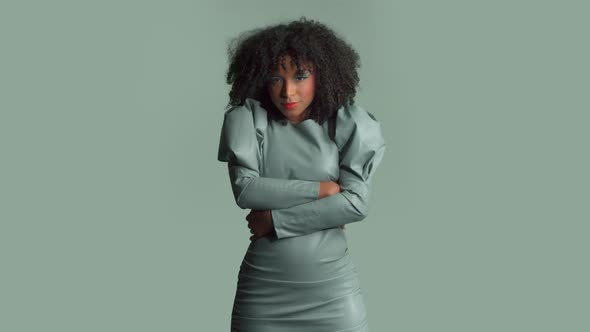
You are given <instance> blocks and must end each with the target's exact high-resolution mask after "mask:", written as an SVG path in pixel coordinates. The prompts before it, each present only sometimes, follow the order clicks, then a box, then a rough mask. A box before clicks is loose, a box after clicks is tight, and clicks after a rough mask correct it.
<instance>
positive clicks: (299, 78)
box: [268, 74, 309, 84]
mask: <svg viewBox="0 0 590 332" xmlns="http://www.w3.org/2000/svg"><path fill="white" fill-rule="evenodd" d="M308 78H309V74H304V75H297V76H295V80H296V81H304V80H306V79H308ZM282 80H283V79H282V78H281V77H279V76H271V77H270V78H269V79H268V82H269V83H270V84H275V83H278V82H280V81H282Z"/></svg>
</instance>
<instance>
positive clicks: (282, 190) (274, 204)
mask: <svg viewBox="0 0 590 332" xmlns="http://www.w3.org/2000/svg"><path fill="white" fill-rule="evenodd" d="M228 170H229V177H230V180H231V185H232V192H233V194H234V198H235V200H236V204H237V205H238V206H239V207H240V208H242V209H254V210H272V209H285V208H289V207H293V206H297V205H301V204H305V203H309V202H312V201H315V200H317V199H321V198H324V197H326V196H328V195H332V194H335V193H337V192H338V191H339V190H340V187H339V186H338V184H337V183H335V182H319V181H306V180H286V179H276V178H267V177H259V176H258V174H257V172H252V171H248V170H245V169H244V167H243V166H239V165H236V164H232V163H228Z"/></svg>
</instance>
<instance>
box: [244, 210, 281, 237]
mask: <svg viewBox="0 0 590 332" xmlns="http://www.w3.org/2000/svg"><path fill="white" fill-rule="evenodd" d="M246 220H247V221H248V228H250V233H252V236H250V241H256V240H258V239H260V238H261V237H265V236H267V235H268V234H270V233H272V232H274V230H275V227H274V224H273V223H272V213H271V210H251V211H250V213H248V215H247V216H246Z"/></svg>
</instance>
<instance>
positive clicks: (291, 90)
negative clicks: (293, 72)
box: [281, 80, 295, 98]
mask: <svg viewBox="0 0 590 332" xmlns="http://www.w3.org/2000/svg"><path fill="white" fill-rule="evenodd" d="M294 94H295V84H293V83H291V82H289V80H285V82H284V83H283V88H282V89H281V97H282V98H288V97H290V96H292V95H294Z"/></svg>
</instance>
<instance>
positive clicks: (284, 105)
mask: <svg viewBox="0 0 590 332" xmlns="http://www.w3.org/2000/svg"><path fill="white" fill-rule="evenodd" d="M282 105H283V107H284V108H286V109H288V110H292V109H294V108H295V107H296V106H297V103H283V104H282Z"/></svg>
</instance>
